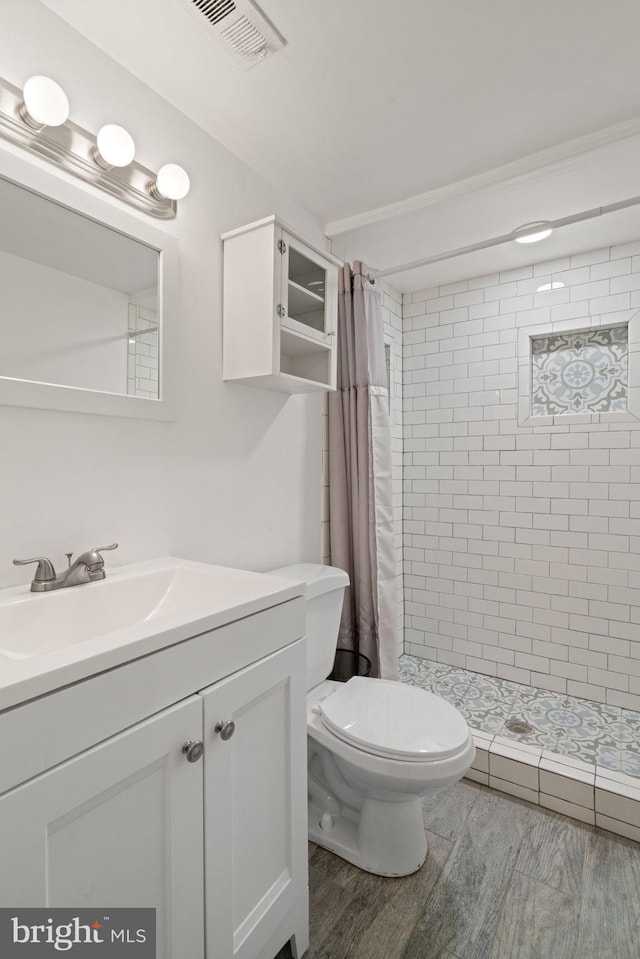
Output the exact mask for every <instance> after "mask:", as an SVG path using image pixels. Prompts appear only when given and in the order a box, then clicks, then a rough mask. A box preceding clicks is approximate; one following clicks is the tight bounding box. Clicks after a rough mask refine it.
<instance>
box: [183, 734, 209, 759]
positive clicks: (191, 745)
mask: <svg viewBox="0 0 640 959" xmlns="http://www.w3.org/2000/svg"><path fill="white" fill-rule="evenodd" d="M182 752H183V753H184V754H185V756H186V757H187V760H188V761H189V762H190V763H197V762H198V760H199V759H201V758H202V754H203V752H204V743H203V742H202V741H201V740H200V739H188V740H187V742H186V743H185V744H184V746H183V747H182Z"/></svg>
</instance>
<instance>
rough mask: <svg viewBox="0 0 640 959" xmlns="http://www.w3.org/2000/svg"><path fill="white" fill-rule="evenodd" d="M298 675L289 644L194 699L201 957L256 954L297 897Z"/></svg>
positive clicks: (302, 786)
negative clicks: (199, 704)
mask: <svg viewBox="0 0 640 959" xmlns="http://www.w3.org/2000/svg"><path fill="white" fill-rule="evenodd" d="M304 670H305V650H304V644H303V643H302V642H298V643H294V644H293V645H291V646H288V647H286V648H285V649H283V650H281V651H280V652H277V653H274V654H273V655H271V656H269V657H267V658H266V659H263V660H261V661H260V663H258V664H256V665H255V666H252V667H249V668H248V669H245V670H242V671H241V672H239V673H236V674H235V675H234V676H231V677H229V679H227V680H224V681H223V682H221V683H217V684H216V685H215V686H212V687H210V688H209V689H208V690H204V691H203V693H202V695H203V697H204V729H205V900H206V905H205V916H206V946H207V951H206V956H207V959H230V957H234V959H249V957H252V959H253V957H256V956H260V954H261V950H262V949H263V948H264V946H265V944H266V943H267V942H268V941H269V940H270V939H271V937H272V936H273V935H274V933H275V932H276V930H277V928H278V926H279V925H280V924H281V923H282V922H283V920H284V919H285V918H286V916H287V913H288V912H289V910H291V908H292V907H293V905H294V903H295V902H296V901H297V900H298V899H299V897H300V896H301V895H302V894H304V893H305V889H306V886H307V799H306V734H307V733H306V711H305V707H306V694H305V686H304ZM229 722H233V723H234V724H235V729H234V731H233V734H232V735H231V737H230V738H228V739H224V738H223V736H224V735H226V733H227V732H228V731H229V729H230V727H229V726H226V727H224V729H223V730H222V731H216V726H217V727H218V730H219V729H220V724H221V723H229ZM225 730H226V732H225ZM282 944H283V943H281V944H280V945H282Z"/></svg>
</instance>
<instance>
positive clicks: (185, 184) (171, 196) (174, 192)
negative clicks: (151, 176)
mask: <svg viewBox="0 0 640 959" xmlns="http://www.w3.org/2000/svg"><path fill="white" fill-rule="evenodd" d="M190 188H191V181H190V180H189V174H188V173H187V171H186V170H183V169H182V167H181V166H178V164H177V163H165V164H164V166H161V167H160V169H159V170H158V175H157V177H156V178H155V180H154V182H153V183H152V184H151V185H150V187H149V190H150V192H151V194H152V196H157V197H161V198H162V197H164V198H166V199H168V200H182V199H184V197H185V196H186V195H187V193H188V192H189V190H190Z"/></svg>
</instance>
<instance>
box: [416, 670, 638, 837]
mask: <svg viewBox="0 0 640 959" xmlns="http://www.w3.org/2000/svg"><path fill="white" fill-rule="evenodd" d="M399 667H400V678H401V680H402V681H403V682H408V683H412V684H413V685H416V686H420V687H421V688H423V689H428V690H429V691H431V692H434V693H436V694H437V695H441V696H443V698H445V699H447V700H448V701H449V702H452V703H453V704H454V705H455V706H456V708H457V709H459V710H460V712H461V713H462V714H463V715H464V716H465V718H466V719H467V722H468V723H469V725H470V727H471V729H472V732H473V737H474V741H475V744H476V758H475V760H474V763H473V766H472V767H471V769H470V770H469V772H468V774H467V778H468V779H471V780H473V781H474V782H478V783H481V784H482V785H485V786H489V787H491V788H493V789H498V790H500V791H501V792H506V793H509V794H510V795H512V796H516V797H518V798H519V799H525V800H527V801H528V802H532V803H535V804H536V805H540V806H544V807H545V808H547V809H552V810H554V811H555V812H559V813H562V814H564V815H566V816H570V817H572V818H573V819H578V820H580V821H581V822H585V823H589V824H590V825H595V826H601V827H602V828H603V829H608V830H609V831H611V832H614V833H617V834H618V835H620V836H625V837H626V838H628V839H634V840H636V841H638V842H640V713H637V712H632V711H631V710H627V709H622V708H620V707H618V706H607V705H604V704H602V703H595V702H591V701H590V700H585V699H577V698H575V697H571V696H558V695H555V694H554V693H550V692H548V691H547V690H544V689H537V688H535V687H532V686H523V685H520V684H519V683H512V682H506V681H505V680H501V679H496V678H494V677H492V676H484V675H482V674H480V673H473V672H471V671H470V670H464V669H460V668H459V667H452V666H446V665H444V664H442V663H434V662H432V661H431V660H424V659H418V658H417V657H411V656H402V657H401V658H400V660H399ZM509 718H511V719H513V718H518V719H524V720H526V721H528V722H529V723H530V724H531V725H532V726H533V727H534V731H533V733H531V734H529V735H518V734H517V733H512V732H509V730H508V729H507V728H506V726H505V723H506V722H507V720H508V719H509Z"/></svg>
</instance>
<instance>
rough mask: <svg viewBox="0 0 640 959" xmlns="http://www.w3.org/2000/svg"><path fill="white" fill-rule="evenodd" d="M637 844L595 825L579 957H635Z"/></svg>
mask: <svg viewBox="0 0 640 959" xmlns="http://www.w3.org/2000/svg"><path fill="white" fill-rule="evenodd" d="M639 917H640V846H639V845H638V844H637V843H634V842H632V841H631V840H628V839H621V838H619V837H617V836H614V835H613V834H612V833H607V832H603V831H601V830H599V829H594V830H593V833H592V835H591V841H590V843H589V847H588V849H587V855H586V857H585V864H584V873H583V894H582V913H581V918H580V928H579V939H578V945H579V951H578V955H579V956H580V959H603V957H609V956H610V957H612V959H638V956H640V941H639V940H638V930H639Z"/></svg>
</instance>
